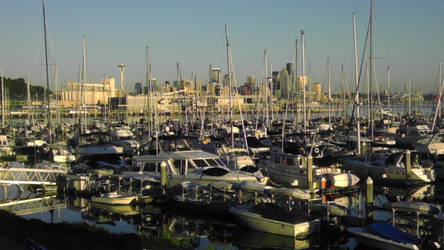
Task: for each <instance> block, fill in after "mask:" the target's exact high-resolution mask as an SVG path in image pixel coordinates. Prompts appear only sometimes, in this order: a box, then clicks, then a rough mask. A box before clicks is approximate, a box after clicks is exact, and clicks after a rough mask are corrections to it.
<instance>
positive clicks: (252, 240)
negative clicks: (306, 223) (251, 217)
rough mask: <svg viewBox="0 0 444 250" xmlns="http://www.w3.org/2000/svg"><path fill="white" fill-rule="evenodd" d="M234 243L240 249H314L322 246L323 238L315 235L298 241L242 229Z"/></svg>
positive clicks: (235, 236) (234, 238)
mask: <svg viewBox="0 0 444 250" xmlns="http://www.w3.org/2000/svg"><path fill="white" fill-rule="evenodd" d="M232 240H233V243H234V244H236V245H237V246H238V247H240V248H249V249H254V248H271V249H314V248H318V247H319V246H320V240H321V236H320V235H319V234H315V235H312V236H309V237H308V238H306V239H303V240H298V239H296V238H294V237H287V236H283V235H278V234H270V233H264V232H259V231H254V230H251V229H246V228H242V230H239V232H238V233H237V234H235V235H234V237H233V239H232Z"/></svg>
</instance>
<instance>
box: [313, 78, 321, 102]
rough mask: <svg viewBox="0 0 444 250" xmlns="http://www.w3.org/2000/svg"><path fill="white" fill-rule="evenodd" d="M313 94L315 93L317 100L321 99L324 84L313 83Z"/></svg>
mask: <svg viewBox="0 0 444 250" xmlns="http://www.w3.org/2000/svg"><path fill="white" fill-rule="evenodd" d="M312 89H313V94H314V95H315V98H316V100H320V99H321V95H322V85H321V84H320V83H318V82H316V83H313V84H312Z"/></svg>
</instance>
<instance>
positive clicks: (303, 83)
mask: <svg viewBox="0 0 444 250" xmlns="http://www.w3.org/2000/svg"><path fill="white" fill-rule="evenodd" d="M301 42H302V85H303V91H302V93H303V98H304V107H303V110H304V114H303V115H304V133H305V134H306V133H307V110H306V100H305V87H306V86H305V44H304V30H301Z"/></svg>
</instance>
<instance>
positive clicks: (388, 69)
mask: <svg viewBox="0 0 444 250" xmlns="http://www.w3.org/2000/svg"><path fill="white" fill-rule="evenodd" d="M387 110H388V111H390V65H389V66H387Z"/></svg>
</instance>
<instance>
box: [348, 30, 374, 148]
mask: <svg viewBox="0 0 444 250" xmlns="http://www.w3.org/2000/svg"><path fill="white" fill-rule="evenodd" d="M369 33H370V21H369V22H368V26H367V34H366V35H365V43H364V49H363V51H362V58H361V66H360V67H359V77H358V86H356V88H355V93H357V92H358V90H359V86H360V85H361V74H362V66H363V65H364V58H365V51H366V49H367V42H368V36H369ZM356 105H359V103H356V100H355V101H354V102H353V109H352V113H351V116H350V123H349V126H348V129H347V145H349V143H350V129H351V127H352V125H353V118H354V117H355V109H356ZM369 112H371V110H369ZM358 119H359V117H358Z"/></svg>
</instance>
